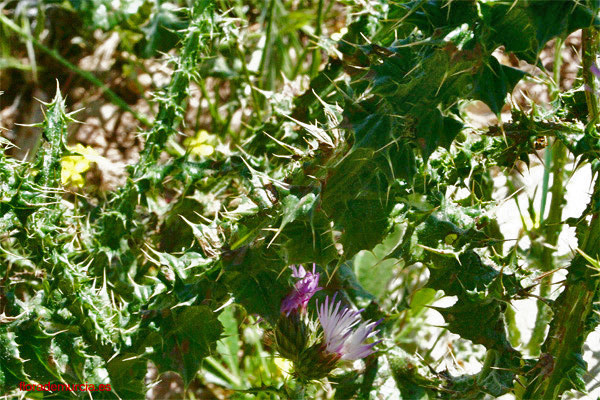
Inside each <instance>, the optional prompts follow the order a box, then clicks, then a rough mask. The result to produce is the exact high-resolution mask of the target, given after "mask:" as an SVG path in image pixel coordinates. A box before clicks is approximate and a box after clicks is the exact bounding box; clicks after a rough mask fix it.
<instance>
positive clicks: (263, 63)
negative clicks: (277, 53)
mask: <svg viewBox="0 0 600 400" xmlns="http://www.w3.org/2000/svg"><path fill="white" fill-rule="evenodd" d="M275 1H276V0H270V2H269V8H268V9H267V16H266V19H267V32H266V36H265V48H264V49H263V53H262V56H261V58H260V65H259V67H258V72H259V73H260V76H262V77H263V82H262V86H261V89H264V90H271V89H272V88H273V85H272V81H271V80H269V79H268V78H269V77H270V75H271V74H268V73H265V68H266V67H268V65H267V64H268V62H267V60H268V59H269V58H270V55H271V32H272V31H273V9H274V8H275Z"/></svg>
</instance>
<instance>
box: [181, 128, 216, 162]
mask: <svg viewBox="0 0 600 400" xmlns="http://www.w3.org/2000/svg"><path fill="white" fill-rule="evenodd" d="M209 142H214V135H210V134H209V133H208V132H206V131H205V130H200V131H198V133H197V134H196V136H194V137H190V138H187V139H185V140H184V141H183V144H184V145H185V147H186V148H187V149H188V150H189V152H190V153H191V154H193V155H195V156H196V157H206V156H210V155H211V154H212V153H214V151H215V148H214V147H213V146H212V145H211V144H209Z"/></svg>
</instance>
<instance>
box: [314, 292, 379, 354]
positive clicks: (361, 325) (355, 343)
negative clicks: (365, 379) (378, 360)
mask: <svg viewBox="0 0 600 400" xmlns="http://www.w3.org/2000/svg"><path fill="white" fill-rule="evenodd" d="M334 302H335V295H334V296H333V298H332V299H331V303H330V302H329V296H327V298H326V300H325V303H323V304H321V307H319V308H318V311H317V313H318V315H319V321H321V326H322V327H323V335H324V336H325V351H326V352H328V353H335V354H337V355H338V356H339V357H340V358H341V359H342V360H350V361H352V360H358V359H359V358H364V357H366V356H368V355H370V354H372V353H374V352H375V351H374V350H373V347H374V346H375V345H376V344H377V343H379V342H380V341H377V342H373V343H368V344H365V343H364V341H365V340H367V339H368V338H370V337H373V336H375V335H376V334H377V332H379V331H375V330H374V328H375V327H376V326H377V325H379V323H380V322H381V320H379V321H377V322H361V319H360V313H361V312H362V310H360V311H353V310H351V309H349V308H346V307H344V308H342V309H340V306H341V304H342V303H341V302H340V301H338V302H337V303H335V308H334ZM355 326H356V329H353V328H354V327H355Z"/></svg>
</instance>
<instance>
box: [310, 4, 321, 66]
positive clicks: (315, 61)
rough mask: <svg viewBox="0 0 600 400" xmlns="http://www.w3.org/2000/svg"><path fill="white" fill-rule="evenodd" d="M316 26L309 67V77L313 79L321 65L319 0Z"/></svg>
mask: <svg viewBox="0 0 600 400" xmlns="http://www.w3.org/2000/svg"><path fill="white" fill-rule="evenodd" d="M316 24H317V26H316V28H315V36H316V39H317V44H316V48H315V49H314V50H313V58H312V63H311V66H310V76H311V77H314V76H315V75H317V73H318V72H319V65H321V49H320V48H319V42H318V41H319V40H320V38H321V33H323V28H322V25H323V0H319V6H318V8H317V22H316Z"/></svg>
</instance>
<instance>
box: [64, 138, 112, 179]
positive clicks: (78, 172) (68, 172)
mask: <svg viewBox="0 0 600 400" xmlns="http://www.w3.org/2000/svg"><path fill="white" fill-rule="evenodd" d="M69 150H70V151H72V152H74V153H79V154H81V155H80V156H64V157H63V158H62V159H61V160H60V164H61V167H62V168H61V171H60V179H61V181H62V184H63V185H67V184H70V185H73V186H78V187H83V185H84V183H85V181H84V179H83V174H84V173H85V172H86V171H87V170H88V169H90V166H91V164H92V162H97V161H99V160H100V159H102V157H101V156H100V155H99V154H98V153H97V152H96V150H94V149H93V148H91V147H89V146H83V145H82V144H81V143H78V144H77V145H76V146H74V147H69Z"/></svg>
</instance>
